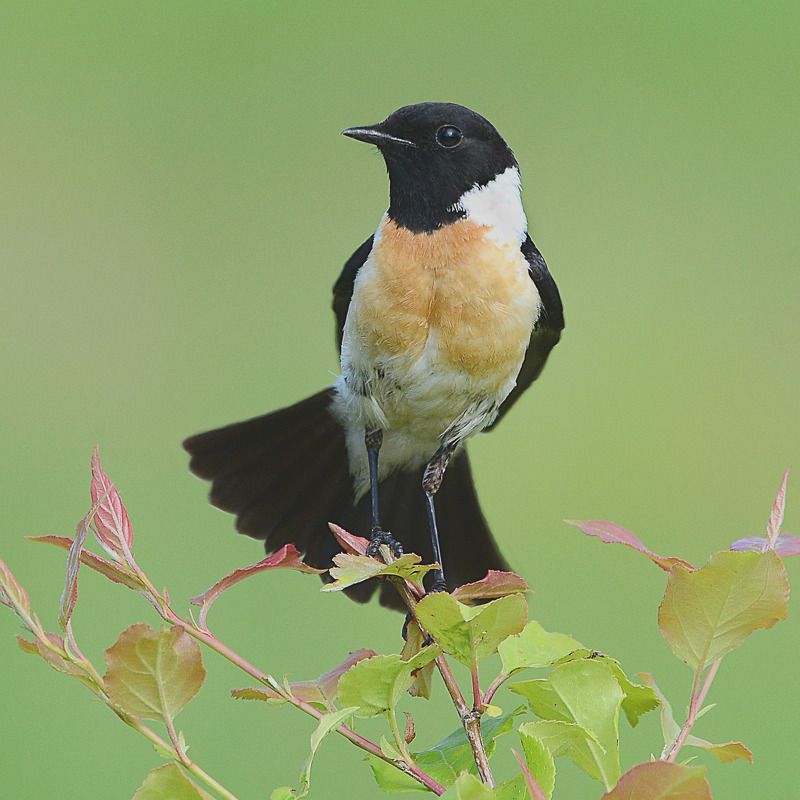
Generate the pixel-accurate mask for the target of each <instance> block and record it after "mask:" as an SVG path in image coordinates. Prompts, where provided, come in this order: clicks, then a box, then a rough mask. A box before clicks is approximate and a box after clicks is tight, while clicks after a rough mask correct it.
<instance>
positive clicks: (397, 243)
mask: <svg viewBox="0 0 800 800" xmlns="http://www.w3.org/2000/svg"><path fill="white" fill-rule="evenodd" d="M342 134H343V135H344V136H346V137H349V138H350V139H354V140H357V141H360V142H365V143H367V144H370V145H374V146H375V147H377V149H378V151H379V152H380V154H381V155H382V156H383V160H384V162H385V166H386V170H387V173H388V178H389V207H388V210H387V211H386V212H385V213H384V214H383V216H382V217H381V219H380V223H379V224H378V227H377V229H376V230H375V232H374V234H373V235H371V236H370V237H369V238H368V239H367V240H366V241H365V242H364V243H363V244H362V245H361V246H360V247H358V249H356V250H355V252H354V253H353V254H352V255H351V256H350V258H349V259H348V260H347V262H346V263H345V265H344V268H343V270H342V272H341V275H340V276H339V278H338V280H336V282H335V284H334V287H333V302H332V306H333V312H334V316H335V323H336V327H335V333H336V341H337V344H338V347H339V352H340V367H341V372H340V374H339V375H338V377H337V378H336V380H335V382H334V383H333V385H330V386H328V387H327V388H325V389H323V390H322V391H320V392H318V393H316V394H314V395H312V396H311V397H308V398H306V399H304V400H301V401H300V402H298V403H296V404H294V405H292V406H289V407H287V408H283V409H280V410H278V411H273V412H271V413H268V414H264V415H262V416H259V417H255V418H253V419H250V420H246V421H244V422H238V423H234V424H232V425H227V426H225V427H222V428H218V429H215V430H211V431H207V432H205V433H199V434H196V435H194V436H191V437H189V438H188V439H186V440H185V441H184V448H185V449H186V450H187V451H188V453H189V455H190V456H191V460H190V469H191V471H192V472H193V473H194V474H195V475H196V476H198V477H200V478H203V479H206V480H209V481H211V490H210V495H209V498H210V502H211V503H212V504H213V505H214V506H217V507H218V508H220V509H222V510H224V511H227V512H230V513H232V514H235V515H236V529H237V530H238V531H239V532H240V533H244V534H247V535H249V536H251V537H254V538H257V539H263V540H264V543H265V549H266V551H267V552H268V553H269V552H273V551H275V550H277V549H279V548H280V547H282V546H284V545H285V544H288V543H292V544H295V545H296V546H297V547H298V548H299V549H300V550H301V551H302V552H303V553H304V557H305V560H306V562H307V563H309V564H310V565H312V566H316V567H319V568H322V569H325V568H327V567H330V565H331V561H332V558H333V556H334V555H335V554H336V553H337V552H339V551H340V547H339V545H338V543H337V542H336V540H335V538H334V537H333V535H332V534H331V532H330V530H329V526H328V523H330V522H336V523H338V524H339V525H341V526H343V527H345V528H347V529H348V530H351V531H353V532H361V533H367V532H368V535H369V539H370V547H369V549H368V554H369V555H377V554H378V553H379V552H381V549H380V548H381V545H385V546H386V547H388V548H389V550H391V551H392V553H393V554H394V555H395V556H399V555H400V554H402V553H403V552H404V551H405V552H415V553H417V554H418V555H420V556H421V557H422V558H423V559H424V560H425V561H426V563H434V562H435V563H436V564H437V565H438V568H437V570H436V571H435V572H433V573H432V579H431V582H430V586H429V589H430V591H446V590H447V589H448V587H455V586H459V585H462V584H465V583H470V582H473V581H477V580H479V579H481V578H483V577H484V576H485V575H486V574H487V572H488V571H489V570H491V569H494V570H506V569H508V566H507V564H506V561H505V559H504V558H503V556H502V554H501V552H500V550H499V549H498V547H497V545H496V543H495V541H494V538H493V537H492V534H491V531H490V528H489V525H488V523H487V521H486V519H485V517H484V514H483V512H482V510H481V506H480V503H479V501H478V496H477V493H476V489H475V485H474V482H473V478H472V472H471V468H470V463H469V459H468V455H467V451H466V447H465V441H466V440H467V439H468V438H470V437H471V436H474V435H475V434H477V433H479V432H481V431H487V430H491V429H493V428H494V427H495V426H496V425H497V424H498V422H499V421H500V420H501V419H502V418H503V417H504V416H505V415H506V414H507V413H508V411H509V410H510V409H511V408H512V407H513V406H514V405H515V404H516V403H517V401H518V400H519V398H520V397H521V395H522V393H523V392H524V391H525V390H526V389H527V388H528V387H529V386H530V385H531V384H532V383H533V382H534V381H535V380H536V379H537V378H538V377H539V375H540V374H541V372H542V369H543V368H544V366H545V363H546V361H547V359H548V356H549V354H550V352H551V350H552V349H553V347H554V346H555V345H556V344H557V343H558V341H559V339H560V337H561V333H562V330H563V328H564V314H563V307H562V302H561V298H560V295H559V291H558V288H557V286H556V283H555V281H554V279H553V277H552V276H551V274H550V271H549V270H548V267H547V264H546V263H545V260H544V258H543V257H542V254H541V253H540V252H539V250H538V249H537V247H536V245H535V244H534V243H533V241H532V239H531V237H530V235H529V233H528V222H527V217H526V214H525V211H524V209H523V206H522V200H521V183H520V171H519V164H518V162H517V159H516V157H515V156H514V153H513V152H512V150H511V148H510V147H509V146H508V144H507V143H506V142H505V140H504V139H503V137H502V136H501V135H500V133H499V132H498V131H497V129H496V128H495V127H494V126H493V125H492V124H491V123H490V122H489V121H488V120H487V119H486V118H484V117H483V116H481V115H480V114H478V113H477V112H475V111H473V110H471V109H469V108H466V107H465V106H462V105H458V104H455V103H442V102H425V103H417V104H414V105H408V106H404V107H402V108H399V109H398V110H396V111H394V112H393V113H391V114H390V115H389V116H387V117H386V118H385V119H384V120H383V121H382V122H379V123H377V124H374V125H365V126H359V127H352V128H346V129H345V130H343V131H342ZM376 590H378V591H379V601H380V603H381V604H382V605H385V606H388V607H391V608H397V609H400V610H405V608H404V606H403V605H402V603H401V602H400V598H399V597H398V596H397V594H396V592H394V591H393V587H391V586H390V585H389V584H387V583H385V582H384V583H382V584H379V583H378V582H377V581H376V580H374V579H373V580H371V581H367V582H365V583H361V584H357V585H355V586H352V587H350V588H349V589H348V590H347V593H348V594H349V595H350V596H351V597H352V598H353V599H355V600H358V601H361V602H364V601H366V600H369V599H370V598H371V597H372V596H373V594H374V593H375V591H376Z"/></svg>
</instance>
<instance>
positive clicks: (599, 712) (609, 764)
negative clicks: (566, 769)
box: [510, 659, 624, 789]
mask: <svg viewBox="0 0 800 800" xmlns="http://www.w3.org/2000/svg"><path fill="white" fill-rule="evenodd" d="M510 688H511V690H512V691H514V692H516V693H517V694H520V695H522V696H523V697H525V698H526V699H527V701H528V703H529V705H530V707H531V709H532V711H533V712H534V713H535V714H536V715H537V716H539V717H541V718H542V719H543V720H554V721H557V722H567V723H574V724H576V725H577V726H578V727H579V728H582V729H583V730H584V731H585V732H586V733H587V734H588V738H585V745H581V747H579V748H577V747H576V748H572V749H570V750H568V751H565V754H566V755H568V756H569V757H570V758H572V760H573V761H575V763H576V764H577V765H578V766H579V767H581V769H583V770H585V771H586V772H587V773H588V774H589V775H591V776H592V777H593V778H597V779H598V780H600V781H602V782H603V784H604V785H605V786H606V788H607V789H610V788H611V787H612V786H613V785H614V784H615V783H616V781H617V779H618V778H619V775H620V762H619V710H620V706H621V705H622V699H623V697H624V695H623V692H622V689H621V688H620V685H619V682H618V681H617V678H616V677H615V675H614V672H613V671H612V669H611V667H610V666H609V665H608V664H606V663H603V662H602V661H599V660H591V659H585V660H580V661H570V662H568V663H566V664H562V665H561V666H558V667H555V668H554V669H553V671H552V672H551V673H550V676H549V677H548V678H546V679H545V678H540V679H537V680H532V681H522V682H520V683H516V684H513V685H512V686H511V687H510ZM534 724H537V723H534ZM578 733H580V732H578ZM531 735H533V736H534V738H537V739H542V740H543V741H544V740H545V737H544V735H543V733H542V729H537V732H536V733H531ZM571 735H572V734H571ZM580 735H581V736H582V734H580ZM545 743H547V742H546V741H545Z"/></svg>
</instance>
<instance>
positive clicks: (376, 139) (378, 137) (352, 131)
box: [342, 122, 416, 147]
mask: <svg viewBox="0 0 800 800" xmlns="http://www.w3.org/2000/svg"><path fill="white" fill-rule="evenodd" d="M342 136H349V137H350V138H351V139H358V141H359V142H367V143H368V144H374V145H376V146H378V147H381V146H382V145H387V144H398V145H402V146H403V147H416V145H415V144H414V142H410V141H409V140H408V139H399V138H398V137H397V136H392V135H391V134H389V133H387V132H386V131H385V130H384V129H383V123H381V122H379V123H378V124H377V125H364V126H363V127H359V128H345V129H344V130H343V131H342Z"/></svg>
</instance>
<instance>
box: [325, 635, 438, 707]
mask: <svg viewBox="0 0 800 800" xmlns="http://www.w3.org/2000/svg"><path fill="white" fill-rule="evenodd" d="M439 653H441V650H440V649H439V648H438V647H436V646H430V647H426V648H425V649H424V650H422V651H421V652H420V653H418V654H417V655H415V656H414V657H413V658H411V659H409V660H408V661H404V660H403V659H402V658H401V656H399V655H396V654H393V655H388V656H374V657H372V658H368V659H365V660H363V661H359V662H358V664H356V665H355V666H353V667H351V668H350V669H349V670H348V671H347V672H345V674H344V675H343V676H342V677H341V680H340V681H339V701H340V703H341V704H342V705H344V706H350V707H354V708H357V709H358V710H357V711H356V712H355V715H356V716H357V717H375V716H377V715H378V714H383V713H384V712H386V711H390V710H392V709H394V707H395V706H396V705H397V703H398V702H399V701H400V698H401V697H402V696H403V694H405V692H406V691H407V690H408V687H409V686H411V683H412V680H413V678H412V675H411V673H412V672H414V671H415V670H418V669H419V668H420V667H423V666H425V664H427V663H429V662H430V661H432V660H433V659H434V658H436V656H437V655H439Z"/></svg>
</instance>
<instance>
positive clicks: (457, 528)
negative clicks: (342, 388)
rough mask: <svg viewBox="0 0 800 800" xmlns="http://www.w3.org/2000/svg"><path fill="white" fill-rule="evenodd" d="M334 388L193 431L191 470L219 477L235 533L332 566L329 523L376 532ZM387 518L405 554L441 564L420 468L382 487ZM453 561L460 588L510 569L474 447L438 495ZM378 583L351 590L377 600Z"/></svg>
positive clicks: (388, 592)
mask: <svg viewBox="0 0 800 800" xmlns="http://www.w3.org/2000/svg"><path fill="white" fill-rule="evenodd" d="M331 398H332V390H331V389H327V390H325V391H322V392H318V393H317V394H315V395H312V396H311V397H309V398H307V399H305V400H302V401H301V402H299V403H296V404H295V405H293V406H289V407H288V408H283V409H280V410H279V411H275V412H273V413H271V414H266V415H264V416H261V417H256V418H254V419H251V420H247V421H246V422H239V423H236V424H234V425H228V426H227V427H225V428H219V429H217V430H213V431H208V432H207V433H200V434H197V435H196V436H191V437H189V438H188V439H187V440H186V441H185V442H184V443H183V446H184V448H185V449H186V450H187V451H188V452H189V454H190V455H191V457H192V458H191V462H190V469H191V470H192V472H193V473H194V474H195V475H197V476H198V477H200V478H204V479H206V480H210V481H211V482H212V484H211V492H210V500H211V502H212V504H213V505H215V506H217V507H218V508H221V509H222V510H224V511H229V512H231V513H233V514H235V515H236V518H237V519H236V529H237V530H238V531H239V532H240V533H245V534H247V535H249V536H252V537H254V538H257V539H263V540H264V545H265V548H266V550H267V552H272V551H274V550H277V549H279V548H280V547H282V546H283V545H285V544H288V543H292V544H295V545H296V546H297V547H298V549H300V550H301V551H302V552H304V553H305V559H306V561H307V562H308V563H309V564H311V565H312V566H316V567H320V568H326V567H329V566H330V565H331V559H332V558H333V556H334V555H335V554H336V553H337V552H339V551H340V548H339V545H338V543H337V542H336V540H335V538H334V537H333V535H332V534H331V532H330V530H329V528H328V524H327V523H328V522H337V523H338V524H340V525H342V526H343V527H345V528H347V529H348V530H351V531H352V532H353V533H356V534H359V535H361V536H366V535H368V532H369V530H370V506H369V496H368V495H367V496H365V497H362V498H361V499H360V500H359V502H358V503H357V504H355V505H354V503H353V488H352V481H351V479H350V475H349V468H348V458H347V451H346V446H345V439H344V433H343V431H342V428H341V426H340V424H339V423H338V422H337V420H336V419H335V418H334V417H333V415H332V414H331V412H330V404H331ZM380 503H381V518H382V521H383V523H384V525H385V527H387V528H388V529H390V530H391V531H392V533H393V534H394V536H395V537H396V538H397V539H398V540H399V541H400V542H401V543H402V544H403V547H404V549H405V550H406V552H414V553H418V554H419V555H420V556H422V559H423V561H424V562H430V561H431V560H432V551H431V544H430V538H429V535H428V523H427V516H426V509H425V497H424V494H423V491H422V472H421V471H420V470H414V471H401V472H397V473H395V474H393V475H391V476H389V477H388V478H386V479H385V480H384V481H383V482H382V483H381V485H380ZM436 510H437V516H438V519H439V528H440V533H441V538H442V550H443V559H444V561H445V564H444V567H445V571H446V574H447V579H448V584H449V585H450V586H451V588H452V587H455V586H459V585H462V584H464V583H469V582H470V581H475V580H479V579H480V578H482V577H483V576H484V575H485V574H486V572H487V570H489V569H505V568H506V565H505V562H504V560H503V557H502V556H501V554H500V552H499V551H498V549H497V546H496V545H495V543H494V540H493V539H492V535H491V533H490V531H489V527H488V525H487V523H486V520H485V518H484V516H483V513H482V512H481V508H480V504H479V502H478V497H477V494H476V492H475V486H474V484H473V481H472V473H471V470H470V466H469V459H468V458H467V453H466V451H465V450H462V451H460V452H459V453H458V454H457V455H456V456H455V457H454V458H453V460H452V461H451V463H450V466H449V468H448V470H447V474H446V476H445V480H444V483H443V484H442V488H441V490H440V491H439V493H438V495H437V496H436ZM377 588H378V586H377V585H376V583H375V582H374V581H369V582H367V583H363V584H359V585H357V586H354V587H352V589H349V590H347V594H348V595H349V596H350V597H352V598H353V599H354V600H358V601H359V602H365V601H367V600H369V599H370V598H371V597H372V595H373V594H374V592H375V590H376V589H377ZM380 602H381V604H382V605H385V606H388V607H391V608H398V609H401V608H402V606H401V602H400V598H399V597H398V596H397V593H396V592H395V590H394V589H393V588H392V587H391V586H390V585H389V584H386V583H384V584H383V585H382V586H381V591H380Z"/></svg>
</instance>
